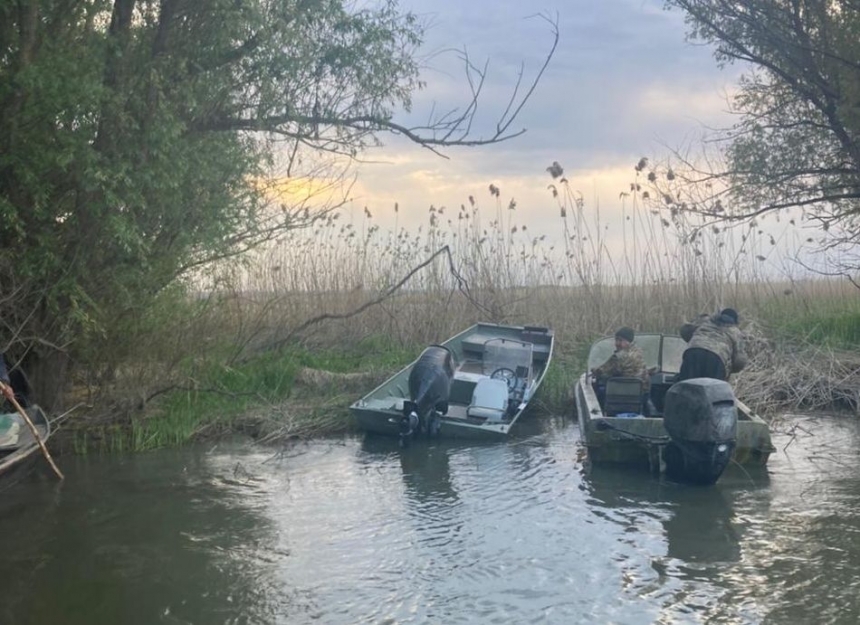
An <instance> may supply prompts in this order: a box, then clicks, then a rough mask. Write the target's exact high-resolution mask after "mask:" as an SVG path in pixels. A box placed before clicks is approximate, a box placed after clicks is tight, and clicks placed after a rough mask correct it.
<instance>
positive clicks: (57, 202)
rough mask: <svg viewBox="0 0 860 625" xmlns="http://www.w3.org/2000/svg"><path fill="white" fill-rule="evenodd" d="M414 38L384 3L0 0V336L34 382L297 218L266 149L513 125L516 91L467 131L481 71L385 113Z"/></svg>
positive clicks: (280, 151)
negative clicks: (446, 103)
mask: <svg viewBox="0 0 860 625" xmlns="http://www.w3.org/2000/svg"><path fill="white" fill-rule="evenodd" d="M422 36H423V30H422V25H421V23H420V22H419V21H418V20H417V19H416V17H415V16H414V15H412V14H410V13H408V12H404V11H402V10H400V9H399V7H398V6H397V3H396V2H395V1H394V0H388V1H386V0H382V2H381V3H379V4H377V5H375V6H369V5H366V4H365V3H358V4H357V5H355V6H351V5H350V4H349V3H347V2H344V0H113V1H108V0H78V1H75V2H69V1H67V0H17V1H11V0H0V241H2V245H0V349H3V348H8V347H9V346H12V347H13V351H15V352H16V353H17V354H21V353H24V352H29V353H30V354H31V355H37V356H39V358H38V359H37V360H38V362H39V363H41V364H39V366H37V367H36V368H35V370H36V374H37V375H36V377H37V378H40V379H41V380H42V381H43V382H44V383H43V384H41V386H42V388H43V391H44V390H47V386H48V385H49V384H51V383H53V382H54V381H57V380H59V379H61V377H62V376H61V375H60V374H61V369H62V366H63V364H64V363H65V362H66V361H67V356H68V353H69V347H70V346H72V345H75V344H80V342H81V341H80V339H81V337H85V336H87V335H88V334H89V335H94V336H107V334H109V332H110V323H109V322H110V320H113V319H116V318H117V317H118V316H122V315H123V314H126V313H127V311H129V310H135V309H138V308H139V307H140V306H141V305H142V303H143V302H145V301H146V300H147V299H148V298H150V297H151V296H152V295H153V294H154V293H157V292H158V291H159V290H160V289H163V288H164V287H165V286H166V285H169V284H171V283H172V282H173V281H175V280H176V278H177V276H180V275H182V274H183V272H185V271H187V270H188V268H189V267H192V266H195V265H199V264H201V263H205V262H208V261H209V260H211V259H213V258H221V257H224V256H226V255H230V254H236V253H238V252H241V251H242V250H244V249H247V248H248V247H251V246H254V245H256V244H258V243H260V242H261V241H264V240H266V239H267V238H269V237H272V236H274V235H276V234H277V233H278V232H282V231H284V230H287V229H290V228H294V227H297V226H299V225H301V221H302V219H309V218H311V219H312V218H313V214H312V213H308V212H307V211H299V210H296V209H297V207H295V206H285V207H282V210H280V211H278V212H276V213H273V212H272V211H271V210H270V207H269V206H268V204H269V202H268V200H267V198H266V195H265V193H264V192H263V190H262V188H261V185H260V184H259V181H260V180H262V179H265V177H266V176H267V174H268V173H269V168H270V167H271V165H272V164H273V162H274V161H275V160H276V159H277V158H279V157H281V156H282V155H284V154H286V155H293V156H295V155H296V154H301V153H302V152H301V150H304V151H307V150H311V151H314V152H322V153H329V152H334V153H339V154H346V155H348V156H355V155H357V154H359V153H360V152H361V151H362V150H363V149H364V148H366V147H367V146H369V145H372V144H376V143H378V142H379V138H380V136H381V135H382V134H384V133H397V134H400V135H403V136H406V137H408V138H409V139H411V140H412V141H414V142H416V143H418V144H420V145H423V146H426V147H428V148H430V149H440V148H443V147H446V146H456V145H476V144H485V143H492V142H496V141H501V140H504V139H506V138H510V137H512V136H515V135H516V134H519V132H521V131H520V130H518V129H512V128H511V123H512V122H513V121H514V118H515V117H516V114H517V113H518V112H519V110H520V108H521V106H522V104H523V102H524V98H522V97H520V98H519V99H512V101H511V103H510V106H509V107H508V109H507V112H506V113H505V116H504V117H503V118H502V119H500V120H497V121H498V123H497V125H496V127H495V131H494V132H493V133H491V134H490V135H489V136H485V137H480V136H478V137H476V136H472V135H471V134H470V132H469V131H470V128H471V122H472V117H473V116H474V113H475V110H476V103H477V98H478V96H479V94H480V86H481V80H482V76H478V80H477V81H474V80H472V81H470V82H469V84H471V85H472V86H473V91H472V99H471V102H470V103H468V105H467V106H466V107H465V108H463V109H461V110H460V111H459V112H457V111H448V112H446V113H444V114H443V115H440V116H439V117H437V118H435V119H431V120H430V121H429V122H428V123H427V124H425V125H423V126H420V127H410V126H406V125H403V124H399V123H397V121H396V120H395V114H396V113H398V112H399V111H402V110H407V111H408V110H409V109H410V106H411V98H412V96H413V94H414V93H415V92H416V90H417V89H420V88H421V87H422V86H423V85H422V82H421V79H420V76H419V67H418V63H417V60H416V50H417V49H418V46H419V45H420V44H421V41H422ZM553 49H554V46H553ZM549 56H551V52H550V54H549ZM549 56H548V57H547V61H548V60H549ZM540 72H542V69H541V70H540ZM540 72H539V73H538V76H539V75H540ZM517 87H520V85H517ZM532 87H533V85H532ZM513 91H514V96H512V98H515V97H516V93H517V90H516V89H514V90H513ZM525 93H526V96H525V99H527V98H528V95H529V94H530V93H531V89H525ZM299 148H301V149H299ZM38 381H39V380H38V379H37V382H38ZM46 383H47V384H46ZM44 394H45V393H44V392H43V395H44ZM43 401H44V399H43Z"/></svg>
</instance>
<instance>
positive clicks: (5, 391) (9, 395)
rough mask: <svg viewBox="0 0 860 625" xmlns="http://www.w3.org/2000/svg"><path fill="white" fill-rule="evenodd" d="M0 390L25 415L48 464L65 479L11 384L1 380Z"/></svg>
mask: <svg viewBox="0 0 860 625" xmlns="http://www.w3.org/2000/svg"><path fill="white" fill-rule="evenodd" d="M0 391H2V393H3V395H5V396H6V399H8V400H9V403H11V404H12V405H13V406H14V407H15V410H17V411H18V414H20V415H21V417H23V419H24V422H25V423H26V424H27V426H28V427H29V428H30V432H32V433H33V437H34V438H35V439H36V442H37V443H39V447H41V448H42V455H44V456H45V460H47V461H48V464H50V465H51V468H52V469H53V470H54V473H56V474H57V477H58V478H60V479H61V480H63V479H65V476H64V475H63V473H62V472H61V471H60V470H59V469H58V468H57V465H56V464H54V459H53V458H51V454H50V453H49V452H48V448H47V447H45V442H44V441H43V440H42V437H41V436H39V431H38V430H37V429H36V426H35V425H33V422H32V421H30V417H29V416H28V415H27V413H26V412H25V411H24V409H23V408H21V404H19V403H18V400H17V399H15V393H14V392H13V391H12V389H11V388H10V387H9V386H7V385H6V384H4V383H3V382H0Z"/></svg>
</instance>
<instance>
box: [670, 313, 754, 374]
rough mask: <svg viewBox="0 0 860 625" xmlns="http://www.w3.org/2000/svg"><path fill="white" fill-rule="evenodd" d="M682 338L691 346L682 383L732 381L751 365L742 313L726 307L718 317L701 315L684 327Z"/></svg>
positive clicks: (684, 358)
mask: <svg viewBox="0 0 860 625" xmlns="http://www.w3.org/2000/svg"><path fill="white" fill-rule="evenodd" d="M680 334H681V338H683V339H684V340H685V341H687V342H688V343H689V345H688V346H687V349H685V350H684V355H683V360H682V362H681V372H680V373H679V374H678V381H679V382H680V381H681V380H689V379H690V378H715V379H717V380H728V379H729V375H731V374H732V373H737V372H738V371H740V370H742V369H743V368H744V367H745V366H746V364H747V356H746V352H745V350H744V341H743V334H741V331H740V328H738V313H737V311H735V310H734V309H732V308H724V309H723V310H721V311H720V312H719V313H718V314H716V315H713V316H711V315H706V314H705V315H699V316H698V317H697V318H696V319H695V320H694V321H692V322H690V323H686V324H684V325H683V326H681V330H680Z"/></svg>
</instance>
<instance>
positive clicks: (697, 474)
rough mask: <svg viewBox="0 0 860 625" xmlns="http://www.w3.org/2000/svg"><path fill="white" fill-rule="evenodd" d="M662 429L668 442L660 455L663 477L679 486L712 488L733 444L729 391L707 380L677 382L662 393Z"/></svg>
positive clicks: (735, 413)
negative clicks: (663, 462)
mask: <svg viewBox="0 0 860 625" xmlns="http://www.w3.org/2000/svg"><path fill="white" fill-rule="evenodd" d="M663 425H664V426H665V427H666V431H667V432H668V433H669V436H670V437H671V438H672V442H670V443H669V444H668V445H667V447H666V449H665V451H664V453H663V459H664V460H665V462H666V473H667V475H668V476H669V477H670V478H672V479H673V480H678V481H682V482H691V483H693V484H713V483H714V482H716V481H717V480H718V479H719V477H720V475H722V473H723V470H724V469H725V468H726V466H728V464H729V461H730V460H731V458H732V453H733V452H734V450H735V445H736V444H737V436H738V411H737V406H736V405H735V394H734V392H732V387H731V386H730V385H729V383H728V382H724V381H722V380H715V379H711V378H693V379H691V380H684V381H683V382H678V383H677V384H675V385H673V386H672V387H671V388H670V389H669V390H668V391H667V392H666V400H665V409H664V414H663Z"/></svg>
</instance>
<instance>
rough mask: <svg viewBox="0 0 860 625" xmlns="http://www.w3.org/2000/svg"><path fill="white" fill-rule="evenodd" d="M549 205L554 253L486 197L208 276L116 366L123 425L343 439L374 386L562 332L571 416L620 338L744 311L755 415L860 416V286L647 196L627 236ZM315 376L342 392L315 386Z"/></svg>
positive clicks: (277, 248) (367, 225)
mask: <svg viewBox="0 0 860 625" xmlns="http://www.w3.org/2000/svg"><path fill="white" fill-rule="evenodd" d="M633 189H634V187H633V186H631V190H633ZM549 191H550V196H549V197H548V203H549V205H550V206H551V207H552V210H555V211H557V214H558V219H559V221H558V227H557V228H554V229H553V230H554V231H556V232H557V233H560V234H557V235H556V236H555V237H553V238H551V239H550V238H548V237H547V236H546V235H545V234H542V233H532V232H531V230H530V229H529V227H528V224H527V223H524V221H525V220H524V219H523V218H521V216H520V214H521V209H520V208H519V207H518V206H517V205H516V203H515V202H514V201H510V202H508V203H505V202H502V201H501V199H500V198H501V192H500V190H499V189H498V188H496V187H494V186H493V185H491V186H490V188H489V202H488V204H487V205H486V206H482V205H481V203H480V202H478V201H477V200H476V199H475V198H471V197H470V198H469V199H468V202H467V203H464V204H463V205H461V206H460V207H459V208H458V209H456V210H450V209H446V208H443V207H435V206H430V207H429V208H428V211H427V219H426V223H425V224H423V225H422V226H420V227H419V228H418V229H417V230H416V231H413V232H409V231H406V230H405V229H403V228H399V229H398V228H397V227H394V228H393V229H385V228H382V227H381V226H380V225H378V224H377V223H376V221H375V219H374V217H373V215H372V213H371V211H370V210H369V209H365V211H364V213H363V216H362V217H361V218H360V219H359V220H358V221H357V222H352V223H349V222H347V220H346V217H344V216H343V214H340V213H332V214H329V215H326V216H324V217H323V218H320V219H318V220H316V221H315V222H314V223H313V226H312V227H311V228H310V229H307V230H300V231H296V232H294V233H292V235H291V236H289V237H287V238H284V239H282V240H280V241H278V242H277V243H276V244H273V245H271V246H269V247H268V248H266V249H264V250H261V251H258V252H256V253H255V255H254V256H253V257H249V258H247V259H246V262H245V263H244V264H231V265H229V266H222V267H219V268H216V269H215V270H213V271H210V272H209V273H208V274H206V275H198V276H195V277H194V279H193V282H192V283H191V284H192V286H193V289H194V291H195V292H196V293H197V295H196V296H195V297H194V298H193V300H192V301H190V302H189V301H187V299H186V302H185V304H184V305H181V306H180V305H177V304H176V302H175V301H173V302H172V303H171V304H170V305H166V306H165V307H164V308H165V310H166V311H167V312H166V313H165V315H164V317H163V318H160V319H159V320H158V323H153V322H149V324H148V325H146V326H145V328H147V329H148V330H147V331H146V332H139V331H137V332H129V333H128V336H129V337H135V339H134V340H133V339H131V338H130V339H129V345H128V346H127V349H126V350H125V352H124V353H126V354H134V353H136V349H141V351H143V352H145V353H147V354H149V356H150V357H148V358H147V359H146V360H145V361H144V362H142V361H141V360H140V359H139V358H127V361H128V362H124V363H122V365H121V366H114V367H111V368H110V369H111V371H113V372H114V376H113V377H112V379H111V381H110V384H109V385H106V384H105V383H104V382H102V383H101V386H100V388H104V387H105V386H110V387H111V388H112V389H114V391H116V392H114V394H113V395H114V396H116V397H121V398H125V399H124V400H123V401H125V404H122V405H121V406H120V403H121V402H120V403H117V404H115V409H114V414H117V413H121V414H131V415H132V416H130V417H129V419H130V420H131V421H132V422H133V423H134V431H135V441H137V443H135V445H136V446H141V445H143V443H145V446H159V445H162V444H170V443H173V442H177V441H179V440H181V439H183V438H194V437H200V436H206V435H211V434H213V433H222V432H223V431H225V430H226V431H229V430H233V431H235V430H240V431H248V432H252V433H253V434H254V436H256V437H258V438H261V439H263V440H276V439H277V440H284V439H289V438H291V437H296V436H299V437H303V436H309V435H315V434H318V433H322V432H334V431H341V430H343V429H344V428H347V427H348V422H349V419H348V415H347V411H346V406H348V404H349V403H350V402H351V401H352V400H354V399H355V398H356V397H358V396H360V395H361V394H362V393H363V392H365V391H366V390H367V388H370V387H371V386H372V385H371V384H365V383H364V382H367V381H368V380H369V379H374V380H380V381H381V380H382V379H384V377H385V376H386V375H387V374H389V373H391V372H393V371H394V370H396V369H397V368H399V367H400V366H403V365H404V364H405V363H406V362H408V361H409V359H410V358H412V357H414V356H415V355H416V354H417V353H418V351H419V350H420V349H421V348H422V347H423V346H425V345H427V344H429V343H435V342H439V341H441V340H444V339H445V338H447V337H449V336H451V335H453V334H455V333H456V332H459V331H460V330H462V329H463V328H465V327H467V326H468V325H471V324H473V323H475V322H478V321H489V322H497V323H511V324H532V325H544V326H548V327H551V328H552V329H553V330H554V331H555V334H556V344H557V352H556V359H555V366H554V367H552V368H551V371H550V373H551V376H550V379H548V381H547V384H546V389H545V391H544V393H543V400H544V401H543V403H544V405H545V406H546V408H547V410H549V411H550V412H555V413H557V414H561V413H566V412H568V411H569V405H568V404H569V398H570V389H571V388H572V386H573V382H574V380H575V379H576V377H577V376H578V375H579V373H580V371H581V370H582V368H583V367H584V359H585V355H586V353H587V347H588V345H589V344H590V343H591V342H592V341H593V340H594V338H596V337H598V336H601V335H606V334H609V333H611V332H612V331H613V330H614V329H615V328H616V327H618V326H620V325H630V326H632V327H634V328H635V329H636V330H639V331H662V332H671V333H674V332H676V331H677V328H678V326H679V325H680V324H681V323H682V322H683V321H685V320H687V319H689V318H691V317H693V316H694V315H696V314H698V313H700V312H702V311H715V310H717V309H719V308H721V307H723V306H732V307H734V308H736V309H738V310H739V311H740V313H741V316H742V320H743V322H742V325H743V326H745V327H746V329H747V330H748V332H749V335H750V337H751V343H750V344H751V351H752V352H754V358H753V361H752V363H751V365H750V367H749V369H748V370H747V371H744V372H742V373H741V374H740V375H738V376H736V379H734V380H733V382H734V383H735V385H736V387H737V389H738V393H739V395H740V396H741V397H742V398H743V399H745V400H746V401H747V402H749V403H750V404H752V405H753V407H755V408H757V409H759V410H766V411H769V412H775V411H778V410H780V409H785V408H797V407H806V408H812V409H828V408H829V407H833V406H835V405H841V406H849V407H851V408H853V409H855V410H856V409H857V405H858V396H857V392H856V390H855V389H857V388H858V387H860V384H858V375H860V374H858V370H860V366H858V364H857V362H855V359H853V358H850V357H846V352H845V351H844V349H845V348H847V347H850V346H855V345H860V298H858V293H857V289H856V288H854V287H853V286H852V285H851V284H850V283H849V282H848V281H845V280H837V279H831V278H825V277H821V276H816V275H814V274H810V273H808V272H806V273H801V272H799V271H798V270H797V268H796V267H793V266H791V265H787V266H786V265H784V266H781V267H778V266H776V265H775V263H773V262H769V258H770V257H771V256H772V255H773V251H772V250H773V249H775V248H776V247H778V245H779V241H777V240H776V239H775V238H774V235H773V234H772V233H769V232H767V231H766V230H764V229H762V228H761V227H760V226H759V225H758V224H754V225H753V226H752V227H749V226H747V227H745V229H744V230H743V231H742V232H740V233H739V232H737V231H732V230H725V229H721V228H719V227H714V226H708V224H707V222H705V221H703V220H702V219H701V218H699V219H698V220H697V219H696V218H693V217H690V216H688V215H685V214H683V213H681V212H676V211H671V210H669V211H666V212H663V211H658V210H653V209H649V208H647V207H646V206H645V205H644V204H643V203H642V202H641V195H637V193H632V194H631V195H630V197H629V199H627V200H625V204H624V206H623V208H622V212H621V215H620V219H619V216H618V215H614V216H610V215H606V214H603V213H601V211H600V210H599V209H598V208H593V209H592V208H589V207H588V206H587V205H586V204H585V202H584V201H583V200H582V198H581V196H580V195H578V194H577V193H576V192H574V191H572V190H571V189H570V188H569V184H568V183H567V182H566V181H565V180H564V179H563V178H560V177H559V176H555V177H554V178H553V180H552V183H551V185H550V188H549ZM610 217H612V219H610ZM135 343H136V344H137V346H138V347H137V348H135ZM143 345H145V346H146V349H145V350H143V349H142V346H143ZM840 348H841V349H842V351H840ZM302 354H305V356H302ZM308 354H311V355H313V354H317V355H319V354H327V355H328V356H325V357H322V358H319V357H310V356H308ZM303 359H304V361H303ZM129 362H134V363H135V364H134V365H130V364H128V363H129ZM259 362H265V363H267V364H266V365H265V366H261V365H259V364H255V363H259ZM310 369H313V370H317V371H328V372H330V373H329V374H318V375H321V376H323V377H322V379H325V376H326V375H336V376H337V378H336V382H335V383H333V384H326V383H320V381H319V380H317V383H311V382H310V381H309V380H310V378H308V375H309V374H308V373H302V374H299V373H298V372H299V371H307V370H310ZM117 371H121V372H123V373H122V374H120V375H116V372H117ZM279 372H280V373H279ZM355 372H361V373H360V375H359V376H358V377H355V378H348V377H346V376H349V375H351V374H354V373H355ZM302 376H304V377H302ZM362 376H363V377H362ZM368 376H369V377H368ZM355 379H358V380H361V381H362V383H361V384H359V386H361V388H358V387H353V386H351V385H350V382H349V380H355ZM171 386H172V387H173V388H172V389H171V388H170V387H171ZM183 394H184V395H183ZM207 395H217V396H218V400H217V401H214V402H209V403H206V402H203V401H202V399H201V398H203V397H204V396H207ZM177 396H181V397H183V401H182V402H179V404H181V405H182V406H183V408H182V409H181V410H179V409H178V408H177V401H176V399H177ZM116 406H119V408H116ZM142 406H145V407H146V409H145V410H143V411H141V410H140V408H141V407H142ZM186 413H187V414H186ZM153 415H155V416H154V417H153ZM164 424H169V425H164ZM177 424H178V425H177ZM159 428H164V430H165V432H164V435H163V436H162V435H160V434H158V435H153V431H157V430H158V429H159Z"/></svg>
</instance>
